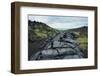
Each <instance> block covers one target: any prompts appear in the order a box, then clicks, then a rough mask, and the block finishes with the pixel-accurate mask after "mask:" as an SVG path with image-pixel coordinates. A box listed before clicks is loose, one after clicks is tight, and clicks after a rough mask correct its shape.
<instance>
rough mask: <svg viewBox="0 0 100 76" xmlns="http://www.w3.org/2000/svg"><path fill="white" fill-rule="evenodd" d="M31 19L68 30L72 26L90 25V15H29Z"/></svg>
mask: <svg viewBox="0 0 100 76" xmlns="http://www.w3.org/2000/svg"><path fill="white" fill-rule="evenodd" d="M28 18H29V20H31V21H34V20H35V21H39V22H43V23H46V24H47V25H48V26H50V27H52V28H55V29H60V30H67V29H71V28H78V27H82V26H87V25H88V17H79V16H36V15H35V16H34V15H29V17H28Z"/></svg>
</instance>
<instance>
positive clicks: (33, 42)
mask: <svg viewBox="0 0 100 76" xmlns="http://www.w3.org/2000/svg"><path fill="white" fill-rule="evenodd" d="M57 33H58V31H57V30H55V29H53V28H51V27H49V26H48V25H47V24H45V23H42V22H38V21H30V20H29V21H28V50H29V51H28V56H31V54H35V53H36V52H37V51H39V50H40V49H41V46H43V45H44V44H45V42H46V40H47V39H49V38H50V37H53V36H55V35H56V34H57ZM28 58H30V57H28Z"/></svg>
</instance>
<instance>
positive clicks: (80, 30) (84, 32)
mask: <svg viewBox="0 0 100 76" xmlns="http://www.w3.org/2000/svg"><path fill="white" fill-rule="evenodd" d="M67 31H71V32H77V33H79V34H80V35H81V36H88V35H87V34H88V26H82V27H79V28H73V29H69V30H67Z"/></svg>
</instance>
